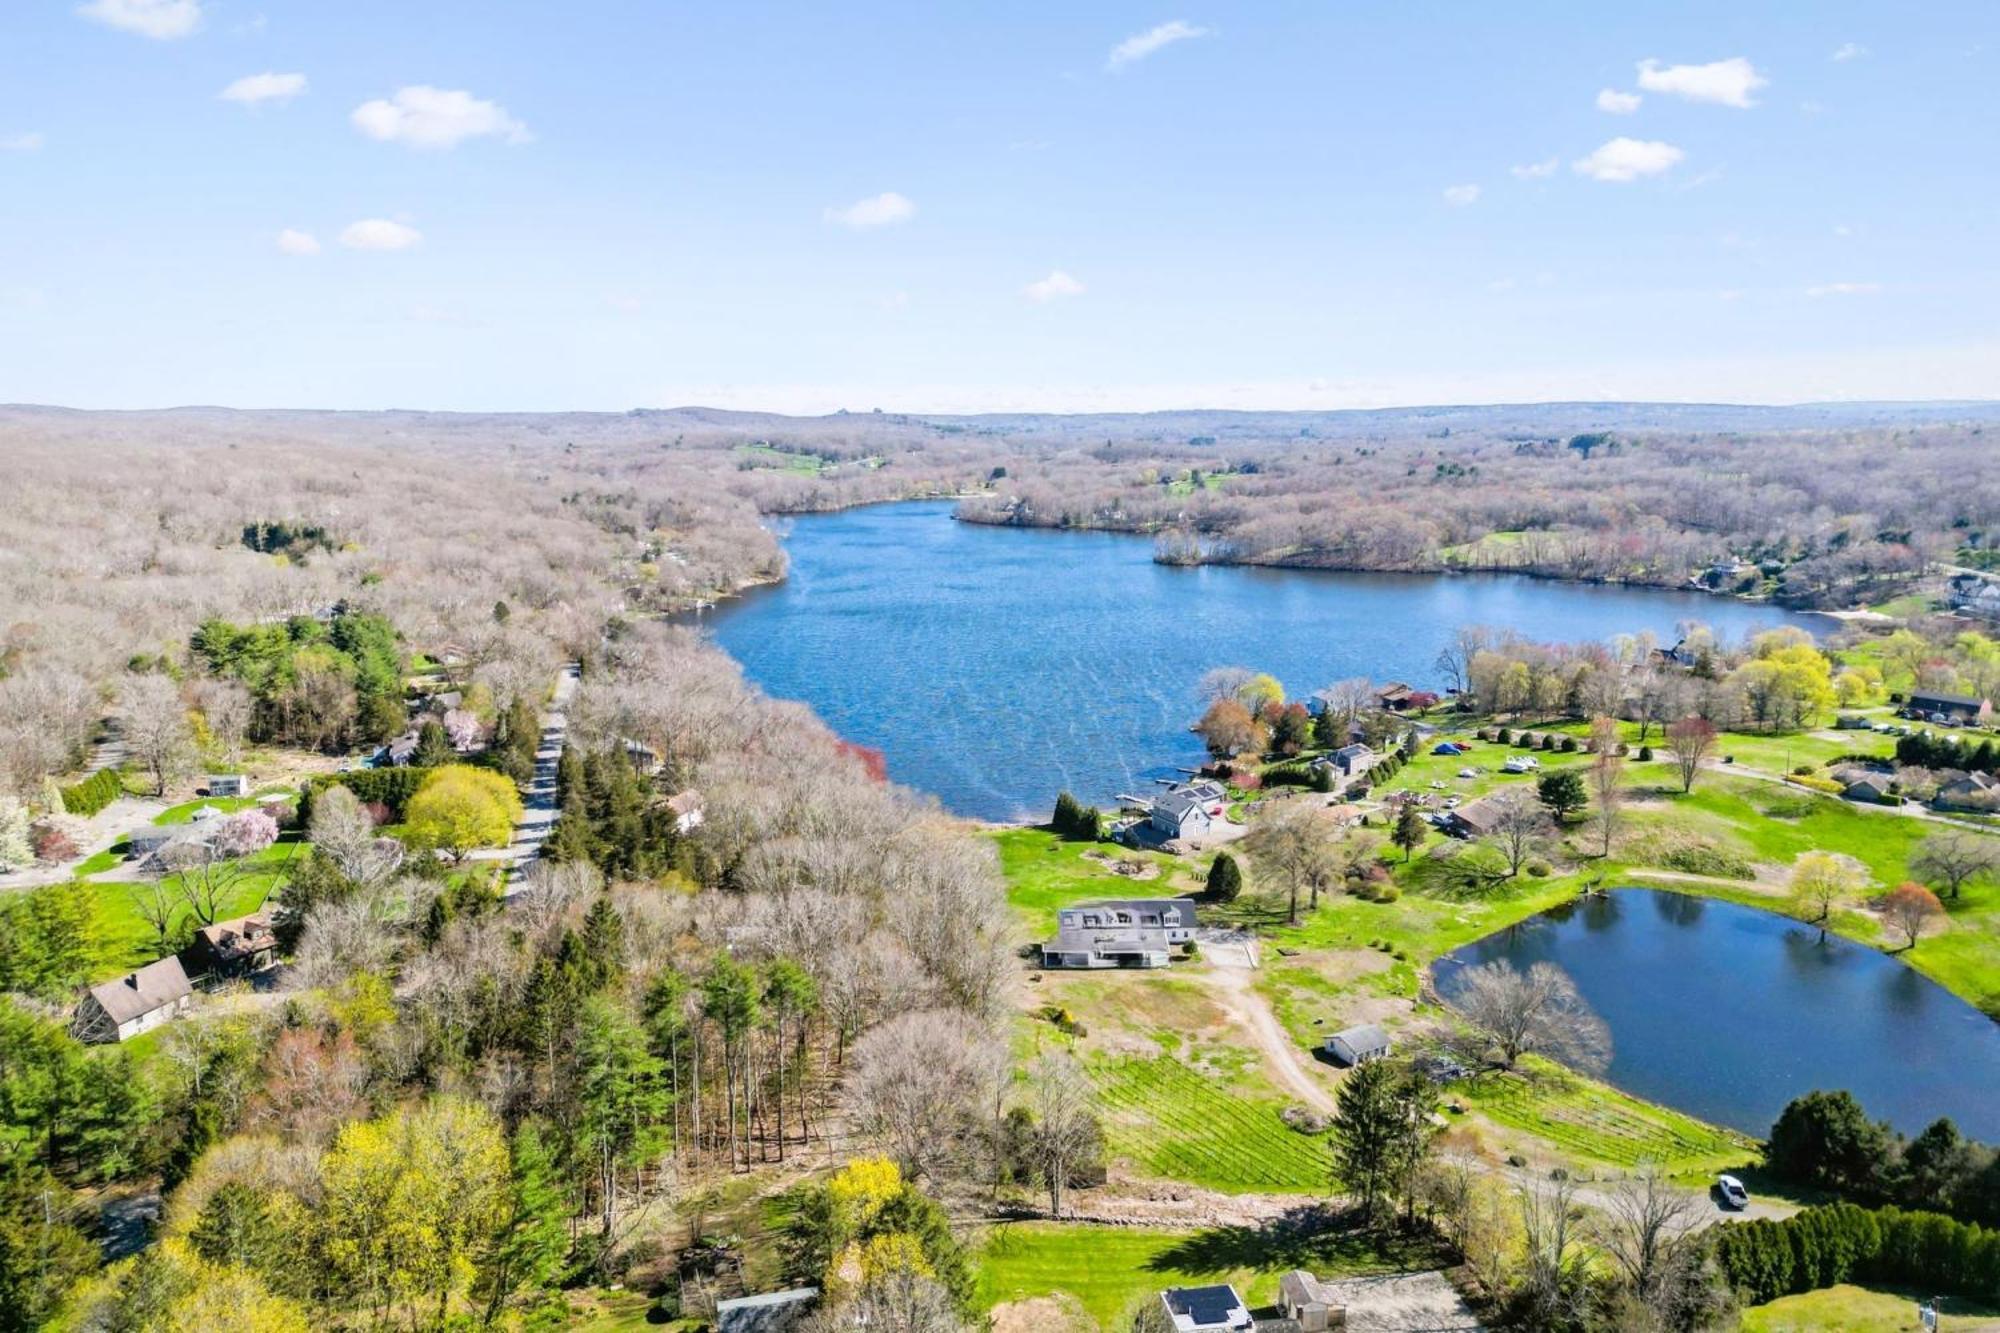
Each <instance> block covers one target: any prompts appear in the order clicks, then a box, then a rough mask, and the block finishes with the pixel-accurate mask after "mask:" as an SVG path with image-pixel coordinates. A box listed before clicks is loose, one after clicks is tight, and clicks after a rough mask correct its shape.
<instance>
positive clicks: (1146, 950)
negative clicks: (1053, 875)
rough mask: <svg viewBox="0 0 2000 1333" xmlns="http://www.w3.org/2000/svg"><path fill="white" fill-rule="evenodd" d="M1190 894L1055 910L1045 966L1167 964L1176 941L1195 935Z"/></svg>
mask: <svg viewBox="0 0 2000 1333" xmlns="http://www.w3.org/2000/svg"><path fill="white" fill-rule="evenodd" d="M1194 930H1195V913H1194V900H1193V899H1192V898H1132V899H1122V900H1118V901H1113V902H1101V903H1082V904H1079V905H1077V906H1075V907H1065V908H1063V909H1062V910H1061V911H1059V912H1057V913H1056V937H1055V939H1053V940H1051V941H1049V942H1048V943H1047V944H1044V945H1043V946H1042V966H1043V967H1065V968H1069V967H1076V968H1102V967H1165V966H1166V965H1167V962H1168V960H1169V959H1170V958H1171V957H1172V956H1173V949H1174V947H1175V946H1176V945H1183V944H1187V943H1189V942H1191V941H1192V940H1193V939H1194Z"/></svg>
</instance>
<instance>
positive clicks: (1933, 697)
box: [1910, 690, 1984, 708]
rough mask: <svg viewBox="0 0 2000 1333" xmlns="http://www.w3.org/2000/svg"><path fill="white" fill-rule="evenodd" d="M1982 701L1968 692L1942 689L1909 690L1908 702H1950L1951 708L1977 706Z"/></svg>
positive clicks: (1913, 703) (1915, 703)
mask: <svg viewBox="0 0 2000 1333" xmlns="http://www.w3.org/2000/svg"><path fill="white" fill-rule="evenodd" d="M1982 702H1984V701H1983V700H1981V699H1980V698H1978V697H1977V696H1975V695H1970V694H1946V693H1945V692H1944V691H1942V690H1912V691H1910V703H1911V704H1912V705H1917V704H1927V703H1928V704H1950V705H1951V706H1952V707H1953V708H1977V707H1979V705H1980V704H1981V703H1982Z"/></svg>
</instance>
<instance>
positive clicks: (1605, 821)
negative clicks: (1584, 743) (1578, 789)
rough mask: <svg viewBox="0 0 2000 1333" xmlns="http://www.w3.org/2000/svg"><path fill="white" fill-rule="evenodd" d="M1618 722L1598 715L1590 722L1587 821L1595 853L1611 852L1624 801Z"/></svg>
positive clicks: (1622, 765)
mask: <svg viewBox="0 0 2000 1333" xmlns="http://www.w3.org/2000/svg"><path fill="white" fill-rule="evenodd" d="M1618 744H1619V742H1618V724H1617V723H1616V722H1614V721H1613V720H1612V719H1610V718H1608V717H1604V716H1598V717H1595V718H1593V719H1591V723H1590V749H1591V760H1590V794H1591V798H1592V799H1591V806H1590V822H1591V824H1592V825H1593V826H1594V827H1595V828H1596V829H1597V854H1598V855H1599V856H1610V855H1611V844H1612V842H1613V840H1614V839H1616V838H1617V836H1618V819H1619V815H1620V813H1621V810H1622V808H1623V806H1624V804H1625V789H1624V788H1623V787H1622V786H1620V785H1619V784H1620V783H1621V782H1622V781H1623V779H1624V776H1625V761H1624V760H1623V759H1622V758H1620V757H1619V754H1618Z"/></svg>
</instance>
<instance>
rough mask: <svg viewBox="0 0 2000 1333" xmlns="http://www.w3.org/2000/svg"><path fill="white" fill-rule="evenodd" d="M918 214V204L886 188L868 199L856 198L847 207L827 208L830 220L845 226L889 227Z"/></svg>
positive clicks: (828, 219) (827, 218) (827, 215)
mask: <svg viewBox="0 0 2000 1333" xmlns="http://www.w3.org/2000/svg"><path fill="white" fill-rule="evenodd" d="M916 215H917V206H916V205H915V204H913V203H911V202H910V201H909V200H908V199H906V198H904V197H903V196H902V195H900V194H897V193H896V192H895V191H894V190H884V191H883V192H882V193H881V194H873V195H870V196H868V198H866V199H856V200H855V201H854V202H853V203H851V204H849V205H848V206H847V207H845V208H829V209H827V210H826V215H825V216H826V220H827V221H828V222H838V223H839V224H840V225H841V226H843V227H887V226H890V225H892V224H894V223H898V222H908V221H909V220H910V219H911V218H913V217H915V216H916Z"/></svg>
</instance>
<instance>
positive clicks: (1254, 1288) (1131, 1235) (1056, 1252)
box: [977, 1222, 1437, 1333]
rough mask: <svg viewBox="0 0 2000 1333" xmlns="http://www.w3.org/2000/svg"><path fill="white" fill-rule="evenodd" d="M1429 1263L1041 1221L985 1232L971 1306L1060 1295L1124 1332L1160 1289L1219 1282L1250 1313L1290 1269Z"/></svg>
mask: <svg viewBox="0 0 2000 1333" xmlns="http://www.w3.org/2000/svg"><path fill="white" fill-rule="evenodd" d="M1436 1263H1437V1256H1436V1255H1434V1254H1430V1253H1428V1252H1425V1251H1420V1250H1410V1251H1395V1252H1390V1253H1383V1252H1380V1251H1378V1250H1376V1249H1375V1247H1374V1245H1373V1243H1372V1242H1371V1241H1369V1240H1368V1239H1367V1238H1366V1237H1364V1236H1361V1235H1359V1234H1356V1233H1349V1232H1335V1233H1328V1234H1321V1235H1318V1236H1314V1237H1312V1238H1311V1239H1309V1240H1307V1241H1304V1242H1299V1241H1296V1240H1293V1239H1290V1238H1289V1237H1287V1238H1278V1237H1273V1236H1271V1235H1268V1234H1266V1233H1265V1232H1264V1231H1262V1230H1261V1229H1258V1228H1251V1227H1217V1228H1212V1229H1209V1230H1206V1231H1191V1232H1190V1231H1169V1230H1164V1229H1159V1228H1153V1227H1092V1226H1078V1225H1072V1224H1065V1223H1051V1222H1015V1223H1011V1224H1009V1225H1006V1226H1000V1227H995V1228H993V1229H992V1230H991V1231H990V1232H988V1233H987V1235H986V1237H985V1240H984V1243H983V1244H981V1245H980V1247H979V1249H978V1253H977V1266H978V1273H979V1304H980V1306H981V1308H983V1309H991V1308H992V1307H993V1306H996V1305H1000V1304H1003V1303H1006V1302H1009V1301H1021V1300H1031V1299H1034V1298H1036V1297H1042V1296H1053V1295H1056V1294H1058V1293H1065V1294H1067V1295H1069V1296H1072V1297H1074V1298H1075V1299H1076V1300H1077V1302H1078V1303H1079V1304H1081V1305H1082V1307H1083V1309H1084V1312H1085V1313H1086V1314H1088V1315H1089V1316H1090V1317H1091V1318H1092V1319H1093V1320H1095V1321H1096V1323H1097V1326H1098V1327H1099V1328H1100V1329H1103V1330H1105V1331H1106V1333H1114V1331H1115V1333H1124V1330H1126V1329H1129V1328H1130V1327H1131V1326H1132V1319H1133V1316H1134V1315H1136V1314H1137V1313H1138V1312H1139V1310H1140V1308H1141V1307H1142V1306H1144V1305H1145V1304H1147V1303H1148V1302H1151V1301H1152V1300H1154V1299H1156V1298H1157V1296H1158V1295H1159V1293H1160V1292H1161V1291H1162V1290H1163V1289H1165V1288H1167V1287H1187V1286H1200V1285H1205V1284H1207V1283H1213V1282H1227V1283H1230V1284H1231V1285H1233V1286H1234V1287H1235V1288H1236V1290H1237V1292H1238V1293H1239V1294H1240V1295H1241V1296H1242V1297H1243V1299H1244V1300H1245V1301H1246V1302H1248V1304H1249V1306H1250V1308H1251V1309H1252V1310H1256V1309H1258V1308H1259V1307H1262V1306H1268V1305H1270V1304H1271V1303H1272V1302H1273V1301H1275V1300H1276V1299H1277V1295H1278V1279H1279V1277H1280V1276H1282V1275H1283V1274H1284V1273H1286V1272H1287V1271H1289V1270H1291V1269H1293V1268H1300V1267H1305V1268H1310V1269H1311V1270H1312V1271H1313V1272H1315V1273H1317V1274H1318V1275H1320V1276H1322V1277H1330V1278H1331V1277H1353V1276H1359V1275H1362V1274H1370V1273H1388V1272H1403V1271H1407V1270H1409V1269H1413V1268H1428V1267H1434V1266H1435V1265H1436Z"/></svg>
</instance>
